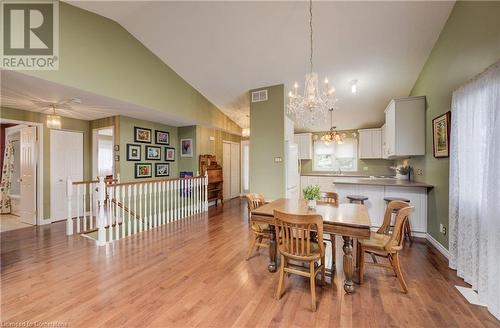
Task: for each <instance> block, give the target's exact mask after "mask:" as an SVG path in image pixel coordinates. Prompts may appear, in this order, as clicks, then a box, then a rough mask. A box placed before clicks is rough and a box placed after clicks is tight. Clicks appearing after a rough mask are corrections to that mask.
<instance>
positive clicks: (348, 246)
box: [342, 236, 354, 294]
mask: <svg viewBox="0 0 500 328" xmlns="http://www.w3.org/2000/svg"><path fill="white" fill-rule="evenodd" d="M342 238H343V239H344V246H343V247H342V249H343V251H344V274H345V281H344V290H345V291H346V293H348V294H351V293H354V282H353V281H352V276H353V273H354V268H353V265H354V263H353V261H352V238H351V237H348V236H343V237H342Z"/></svg>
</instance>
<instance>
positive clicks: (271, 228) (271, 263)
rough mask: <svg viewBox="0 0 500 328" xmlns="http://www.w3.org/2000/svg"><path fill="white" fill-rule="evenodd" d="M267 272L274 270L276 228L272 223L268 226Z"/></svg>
mask: <svg viewBox="0 0 500 328" xmlns="http://www.w3.org/2000/svg"><path fill="white" fill-rule="evenodd" d="M269 235H270V236H269V265H268V266H267V269H268V270H269V272H276V267H277V265H276V229H275V228H274V226H273V225H270V226H269Z"/></svg>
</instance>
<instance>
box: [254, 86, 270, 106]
mask: <svg viewBox="0 0 500 328" xmlns="http://www.w3.org/2000/svg"><path fill="white" fill-rule="evenodd" d="M259 101H267V89H264V90H259V91H254V92H252V102H253V103H255V102H259Z"/></svg>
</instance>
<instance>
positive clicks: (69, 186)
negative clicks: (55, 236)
mask: <svg viewBox="0 0 500 328" xmlns="http://www.w3.org/2000/svg"><path fill="white" fill-rule="evenodd" d="M72 198H73V182H72V181H71V177H68V179H67V180H66V201H67V205H66V206H67V212H66V235H67V236H70V235H72V234H73V216H72V213H71V202H72Z"/></svg>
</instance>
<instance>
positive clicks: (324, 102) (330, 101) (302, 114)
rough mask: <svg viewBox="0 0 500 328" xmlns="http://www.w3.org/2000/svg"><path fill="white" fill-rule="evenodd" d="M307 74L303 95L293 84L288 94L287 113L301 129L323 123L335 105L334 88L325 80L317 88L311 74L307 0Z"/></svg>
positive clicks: (310, 28)
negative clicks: (320, 86) (308, 50)
mask: <svg viewBox="0 0 500 328" xmlns="http://www.w3.org/2000/svg"><path fill="white" fill-rule="evenodd" d="M309 45H310V53H309V73H308V74H306V76H305V84H304V94H303V95H300V94H299V90H298V89H299V84H298V83H297V82H295V84H294V90H293V91H290V92H289V93H288V112H289V113H290V114H291V115H292V116H293V117H294V120H295V122H296V123H297V124H298V125H299V126H302V127H305V126H311V125H312V126H314V125H316V123H318V122H319V123H322V122H324V121H325V119H326V116H327V113H328V111H329V110H332V111H333V110H334V109H335V108H336V104H337V100H338V99H337V97H336V95H335V88H333V87H331V88H330V85H329V83H328V79H327V78H325V80H324V83H323V87H322V90H320V88H319V82H318V74H316V73H314V72H313V13H312V0H309Z"/></svg>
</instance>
